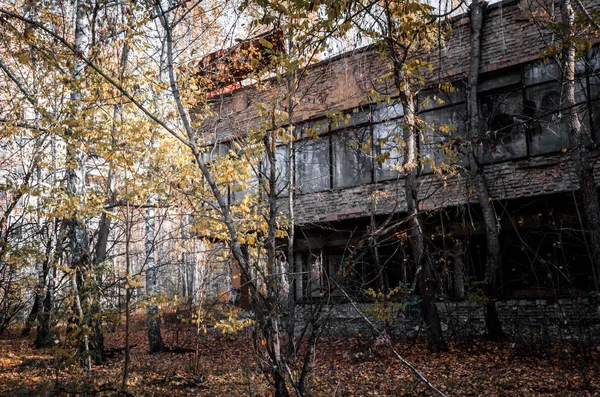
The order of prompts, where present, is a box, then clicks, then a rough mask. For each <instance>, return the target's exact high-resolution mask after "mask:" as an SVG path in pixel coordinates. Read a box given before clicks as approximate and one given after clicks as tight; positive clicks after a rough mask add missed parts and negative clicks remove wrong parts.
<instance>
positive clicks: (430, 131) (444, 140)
mask: <svg viewBox="0 0 600 397" xmlns="http://www.w3.org/2000/svg"><path fill="white" fill-rule="evenodd" d="M465 115H466V109H465V106H464V105H456V106H447V107H444V108H439V109H435V110H431V111H429V112H425V113H422V114H421V115H420V117H421V119H422V120H423V121H424V123H425V128H424V129H423V133H422V137H421V141H420V144H419V151H420V155H421V159H422V161H423V162H424V166H423V171H424V172H430V171H431V165H432V164H431V163H433V164H434V165H435V166H436V167H440V166H441V165H442V164H445V165H454V164H462V165H465V164H466V163H467V162H466V160H465V159H464V158H463V155H462V153H460V152H459V151H458V148H457V147H456V145H454V144H453V142H454V140H455V137H457V136H464V135H465Z"/></svg>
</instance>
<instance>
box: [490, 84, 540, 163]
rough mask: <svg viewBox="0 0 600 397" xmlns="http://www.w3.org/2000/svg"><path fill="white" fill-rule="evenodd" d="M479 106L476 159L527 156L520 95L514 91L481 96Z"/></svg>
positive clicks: (521, 97) (525, 119) (503, 158)
mask: <svg viewBox="0 0 600 397" xmlns="http://www.w3.org/2000/svg"><path fill="white" fill-rule="evenodd" d="M479 109H480V111H479V112H480V116H481V119H480V123H479V124H480V128H481V131H480V134H479V138H480V147H479V157H480V161H482V162H484V163H489V162H494V161H500V160H506V159H513V158H518V157H523V156H526V155H527V142H526V139H525V122H526V121H528V120H529V119H528V118H527V117H526V116H525V115H524V109H523V96H522V93H521V90H514V91H510V92H505V93H499V94H494V95H490V96H487V97H482V98H481V101H480V103H479Z"/></svg>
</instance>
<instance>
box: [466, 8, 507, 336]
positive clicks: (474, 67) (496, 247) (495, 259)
mask: <svg viewBox="0 0 600 397" xmlns="http://www.w3.org/2000/svg"><path fill="white" fill-rule="evenodd" d="M486 4H487V3H485V2H483V1H480V0H473V1H472V2H471V5H470V7H469V10H470V12H469V16H470V19H471V63H470V65H469V76H468V80H467V117H468V121H467V132H468V134H467V135H468V137H469V138H470V140H471V146H470V147H469V150H468V158H469V172H470V176H471V183H472V185H473V188H474V189H475V192H476V193H477V197H478V199H479V206H480V208H481V212H482V214H483V221H484V224H485V233H486V242H487V256H486V263H485V272H484V273H485V275H484V286H483V293H484V295H485V297H486V302H487V303H486V310H485V324H486V330H487V334H488V336H489V337H490V338H492V339H497V338H499V337H501V336H503V335H504V332H503V331H502V324H501V323H500V319H499V317H498V311H497V310H496V301H495V298H496V277H497V274H498V271H499V269H500V265H501V260H500V252H501V251H500V230H499V229H500V228H499V224H498V220H497V218H496V212H495V210H494V204H493V200H492V198H491V196H490V193H489V190H488V187H487V185H486V181H485V177H484V175H483V170H482V169H481V167H480V166H479V163H478V161H477V158H476V155H475V148H474V142H475V140H476V138H477V135H478V134H479V108H478V104H477V83H478V79H479V65H480V62H481V32H482V31H483V16H484V15H483V14H484V10H485V6H486Z"/></svg>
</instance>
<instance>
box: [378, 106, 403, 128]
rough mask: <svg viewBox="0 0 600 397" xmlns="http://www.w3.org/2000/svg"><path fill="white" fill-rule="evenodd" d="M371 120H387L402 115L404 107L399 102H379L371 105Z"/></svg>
mask: <svg viewBox="0 0 600 397" xmlns="http://www.w3.org/2000/svg"><path fill="white" fill-rule="evenodd" d="M372 114H373V122H374V123H378V122H380V121H388V120H392V119H395V118H397V117H401V116H403V115H404V108H403V107H402V105H401V104H399V103H394V102H393V103H392V104H388V103H380V104H379V105H376V106H374V107H373V110H372Z"/></svg>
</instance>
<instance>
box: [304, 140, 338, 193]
mask: <svg viewBox="0 0 600 397" xmlns="http://www.w3.org/2000/svg"><path fill="white" fill-rule="evenodd" d="M296 145H297V146H296V147H297V149H298V151H297V152H296V172H297V174H296V188H297V189H298V191H299V192H300V193H307V192H317V191H319V190H323V189H329V187H330V186H329V137H324V138H321V139H317V140H312V139H307V140H304V141H299V142H298V143H297V144H296Z"/></svg>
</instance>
